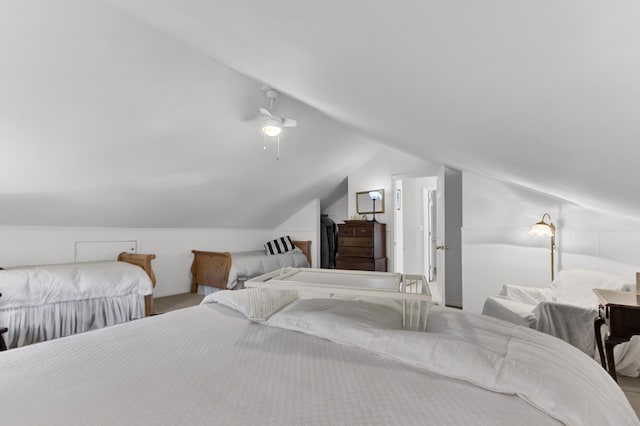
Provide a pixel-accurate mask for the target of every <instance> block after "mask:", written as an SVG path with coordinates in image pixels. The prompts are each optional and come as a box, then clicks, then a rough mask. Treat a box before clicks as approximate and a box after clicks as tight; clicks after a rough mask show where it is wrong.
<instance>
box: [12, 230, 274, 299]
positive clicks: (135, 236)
mask: <svg viewBox="0 0 640 426" xmlns="http://www.w3.org/2000/svg"><path fill="white" fill-rule="evenodd" d="M272 233H273V230H272V229H195V228H194V229H192V228H188V229H177V228H174V229H172V228H168V229H158V228H80V227H77V228H76V227H0V241H2V244H1V245H0V266H21V265H41V264H49V263H68V262H73V261H74V249H75V242H76V241H123V240H134V241H137V248H138V253H153V254H155V255H156V259H155V260H154V261H153V262H152V266H153V270H154V272H155V274H156V278H157V284H156V288H155V289H154V291H153V294H154V296H155V297H161V296H168V295H172V294H178V293H186V292H189V290H190V283H191V272H190V268H191V262H192V260H193V255H192V254H191V250H193V249H197V250H207V251H244V250H258V249H261V248H262V245H263V244H264V242H265V241H268V240H270V239H271V238H272ZM114 260H115V256H114Z"/></svg>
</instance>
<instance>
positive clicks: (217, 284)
mask: <svg viewBox="0 0 640 426" xmlns="http://www.w3.org/2000/svg"><path fill="white" fill-rule="evenodd" d="M292 243H293V244H294V245H295V248H296V249H295V250H293V251H289V252H286V253H282V254H275V255H268V254H266V253H265V250H258V251H245V252H236V253H229V252H212V251H200V250H192V251H191V252H192V253H193V263H192V264H191V277H192V278H191V292H192V293H200V294H204V295H207V294H209V293H211V292H213V291H216V290H224V289H229V290H231V289H234V288H235V289H240V288H243V285H244V282H245V281H246V280H248V279H250V278H254V277H257V276H260V275H262V274H265V273H267V272H271V271H275V270H277V269H280V268H285V267H311V241H295V240H294V241H292Z"/></svg>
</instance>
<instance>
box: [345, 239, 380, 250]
mask: <svg viewBox="0 0 640 426" xmlns="http://www.w3.org/2000/svg"><path fill="white" fill-rule="evenodd" d="M340 247H373V238H371V237H342V236H341V237H340V238H339V239H338V251H340Z"/></svg>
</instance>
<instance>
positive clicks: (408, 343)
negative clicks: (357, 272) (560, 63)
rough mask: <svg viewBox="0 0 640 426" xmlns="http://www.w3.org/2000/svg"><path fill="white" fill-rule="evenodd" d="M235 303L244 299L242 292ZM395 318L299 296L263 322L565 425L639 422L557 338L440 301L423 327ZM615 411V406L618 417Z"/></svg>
mask: <svg viewBox="0 0 640 426" xmlns="http://www.w3.org/2000/svg"><path fill="white" fill-rule="evenodd" d="M223 302H224V301H223ZM233 303H234V304H235V305H241V304H242V299H241V298H240V297H238V298H236V299H235V300H234V301H233ZM400 318H401V317H400V312H399V311H397V310H395V311H394V310H389V309H388V307H386V308H384V309H382V308H381V307H380V306H379V305H373V304H367V303H364V302H362V301H357V300H351V301H341V300H324V301H322V300H321V301H314V300H311V301H308V300H306V301H305V300H301V301H297V302H294V303H292V304H291V305H290V306H289V307H287V308H285V309H284V310H282V311H280V312H279V313H277V314H274V315H273V316H272V317H271V318H270V319H269V320H268V321H267V322H266V324H268V325H271V326H274V327H280V328H285V329H288V330H294V331H299V332H302V333H305V334H311V335H314V336H318V337H322V338H326V339H329V340H331V341H333V342H337V343H341V344H345V345H352V346H357V347H359V348H363V349H366V350H368V351H372V352H375V353H378V354H381V355H385V356H388V357H391V358H394V359H397V360H401V361H403V362H407V363H409V364H411V365H414V366H417V367H419V368H422V369H426V370H428V371H431V372H434V373H438V374H442V375H444V376H447V377H451V378H456V379H462V380H465V381H468V382H471V383H474V384H476V385H478V386H481V387H483V388H485V389H489V390H492V391H495V392H501V393H508V394H516V395H518V396H520V397H521V398H522V399H523V400H525V401H527V402H529V403H531V404H532V405H534V406H536V407H537V408H539V409H541V410H543V411H544V412H546V413H547V414H549V415H550V416H552V417H554V418H556V419H558V420H560V421H562V422H564V423H566V424H576V425H577V424H581V425H590V424H593V425H601V424H640V421H639V420H638V418H637V417H636V415H635V413H634V411H633V409H632V408H631V406H630V405H629V403H628V401H627V399H626V397H625V396H624V394H623V393H622V391H621V390H620V388H619V387H618V385H617V384H616V383H615V382H613V380H612V379H611V378H610V377H609V375H608V374H607V373H606V372H605V371H604V370H603V369H602V368H601V367H600V366H599V365H598V364H597V363H595V362H594V361H593V359H591V358H589V357H587V356H586V355H585V354H584V353H582V352H581V351H579V350H578V349H576V348H574V347H572V346H571V345H569V344H567V343H565V342H563V341H561V340H559V339H556V338H553V337H551V336H549V335H546V334H543V333H539V332H536V331H534V330H530V329H528V328H524V327H519V326H516V325H513V324H510V323H506V322H504V321H500V320H496V319H493V318H489V317H486V316H482V315H475V314H469V313H464V312H461V311H458V310H453V309H447V308H440V307H432V309H431V310H430V313H429V318H428V322H427V329H428V332H427V333H420V332H408V331H401V330H398V329H397V328H399V327H398V324H399V323H400ZM394 324H395V325H394ZM612 413H616V414H615V421H612V420H614V419H612V417H611V416H612Z"/></svg>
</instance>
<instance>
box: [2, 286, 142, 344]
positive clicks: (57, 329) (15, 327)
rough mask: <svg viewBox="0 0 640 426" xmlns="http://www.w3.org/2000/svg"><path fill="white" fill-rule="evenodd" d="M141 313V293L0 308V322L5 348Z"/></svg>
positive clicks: (47, 338)
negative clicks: (4, 332)
mask: <svg viewBox="0 0 640 426" xmlns="http://www.w3.org/2000/svg"><path fill="white" fill-rule="evenodd" d="M144 316H145V303H144V296H142V295H138V294H130V295H125V296H117V297H104V298H97V299H88V300H78V301H69V302H59V303H51V304H47V305H40V306H30V307H23V308H7V309H3V310H0V325H2V326H4V327H7V328H8V329H9V331H8V332H7V334H5V335H4V337H5V340H6V343H7V347H9V348H16V347H19V346H25V345H30V344H32V343H37V342H42V341H44V340H51V339H57V338H58V337H64V336H69V335H72V334H76V333H82V332H83V331H88V330H94V329H97V328H102V327H107V326H109V325H114V324H118V323H121V322H125V321H131V320H134V319H138V318H143V317H144Z"/></svg>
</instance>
